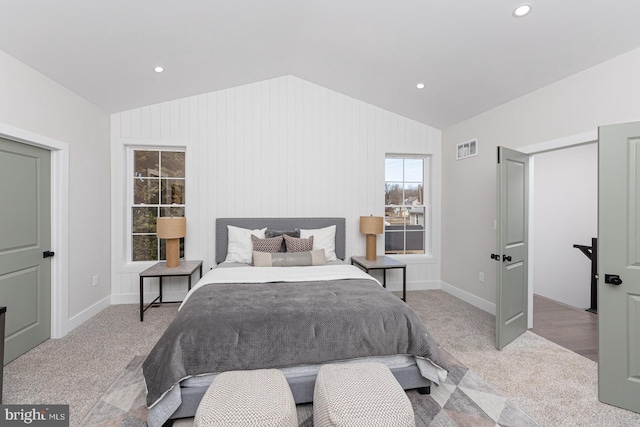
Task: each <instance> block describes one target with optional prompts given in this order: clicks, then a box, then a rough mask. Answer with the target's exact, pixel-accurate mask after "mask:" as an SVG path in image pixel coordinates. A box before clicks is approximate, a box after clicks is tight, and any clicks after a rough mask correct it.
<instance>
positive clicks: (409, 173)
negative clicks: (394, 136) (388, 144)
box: [404, 159, 424, 183]
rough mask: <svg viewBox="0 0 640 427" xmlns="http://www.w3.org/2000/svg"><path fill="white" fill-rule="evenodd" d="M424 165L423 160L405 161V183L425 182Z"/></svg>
mask: <svg viewBox="0 0 640 427" xmlns="http://www.w3.org/2000/svg"><path fill="white" fill-rule="evenodd" d="M423 164H424V160H423V159H404V181H405V182H420V183H422V181H424V169H423Z"/></svg>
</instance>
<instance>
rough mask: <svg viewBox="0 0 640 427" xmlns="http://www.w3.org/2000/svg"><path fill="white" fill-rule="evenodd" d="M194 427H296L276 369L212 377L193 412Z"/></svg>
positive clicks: (293, 408) (290, 400) (286, 389)
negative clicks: (194, 412)
mask: <svg viewBox="0 0 640 427" xmlns="http://www.w3.org/2000/svg"><path fill="white" fill-rule="evenodd" d="M193 425H194V427H205V426H207V427H218V426H219V427H228V426H242V427H253V426H256V427H258V426H259V427H276V426H277V427H298V416H297V414H296V404H295V402H294V401H293V395H292V394H291V390H290V389H289V385H288V383H287V380H286V378H285V377H284V374H283V373H282V372H280V371H279V370H277V369H258V370H254V371H229V372H223V373H221V374H219V375H218V376H216V378H215V380H214V381H213V383H212V384H211V386H210V387H209V389H208V390H207V392H206V393H205V395H204V397H203V398H202V401H201V402H200V406H198V410H197V412H196V416H195V418H194V422H193Z"/></svg>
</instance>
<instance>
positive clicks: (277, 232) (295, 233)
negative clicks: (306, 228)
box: [264, 228, 300, 252]
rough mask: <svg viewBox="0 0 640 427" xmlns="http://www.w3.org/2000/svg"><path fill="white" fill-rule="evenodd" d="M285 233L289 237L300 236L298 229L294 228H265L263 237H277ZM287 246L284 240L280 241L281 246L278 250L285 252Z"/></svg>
mask: <svg viewBox="0 0 640 427" xmlns="http://www.w3.org/2000/svg"><path fill="white" fill-rule="evenodd" d="M282 235H287V236H291V237H300V229H298V228H296V229H293V230H267V231H265V233H264V236H265V237H277V236H282ZM286 251H287V247H286V246H285V244H284V240H283V241H282V246H280V252H286Z"/></svg>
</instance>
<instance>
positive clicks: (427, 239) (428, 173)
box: [384, 153, 434, 259]
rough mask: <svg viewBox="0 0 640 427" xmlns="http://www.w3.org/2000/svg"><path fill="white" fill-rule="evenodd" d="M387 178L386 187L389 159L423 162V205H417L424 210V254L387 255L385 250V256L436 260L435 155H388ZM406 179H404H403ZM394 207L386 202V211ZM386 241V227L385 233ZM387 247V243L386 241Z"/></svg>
mask: <svg viewBox="0 0 640 427" xmlns="http://www.w3.org/2000/svg"><path fill="white" fill-rule="evenodd" d="M384 158H385V167H384V172H385V177H384V185H385V186H386V183H387V179H386V160H387V159H420V160H422V161H423V168H422V174H423V176H422V184H423V190H422V191H423V195H422V197H423V204H422V205H417V206H418V207H422V208H423V209H424V253H419V254H415V253H414V254H387V253H386V249H385V255H389V256H392V257H394V258H395V257H402V258H405V259H408V258H434V235H433V222H434V216H433V197H434V195H433V190H434V189H433V179H432V174H433V169H434V165H433V155H431V154H398V153H387V154H385V157H384ZM403 179H404V177H403ZM403 182H404V181H403ZM392 206H394V205H387V204H386V200H384V210H385V212H386V210H387V208H388V207H392ZM404 233H406V231H405V232H404ZM384 236H385V239H386V226H385V233H384ZM385 247H386V241H385Z"/></svg>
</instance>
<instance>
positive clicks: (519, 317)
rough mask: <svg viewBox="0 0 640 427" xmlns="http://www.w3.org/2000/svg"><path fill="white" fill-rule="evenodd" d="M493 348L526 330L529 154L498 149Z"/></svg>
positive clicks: (502, 344) (507, 342)
mask: <svg viewBox="0 0 640 427" xmlns="http://www.w3.org/2000/svg"><path fill="white" fill-rule="evenodd" d="M497 202H498V206H497V216H498V224H497V251H496V252H497V253H496V254H492V255H491V257H492V258H493V259H494V260H496V261H497V262H498V269H497V270H498V271H497V273H498V274H497V282H496V348H497V349H498V350H501V349H502V348H503V347H504V346H505V345H507V344H509V343H510V342H511V341H513V340H514V339H516V338H518V337H519V336H520V335H521V334H522V333H524V331H526V330H527V318H528V295H529V292H528V283H527V279H528V277H527V275H528V271H527V270H528V264H529V262H528V259H527V258H528V253H529V242H528V234H529V155H527V154H523V153H519V152H517V151H514V150H510V149H508V148H504V147H498V173H497Z"/></svg>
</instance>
